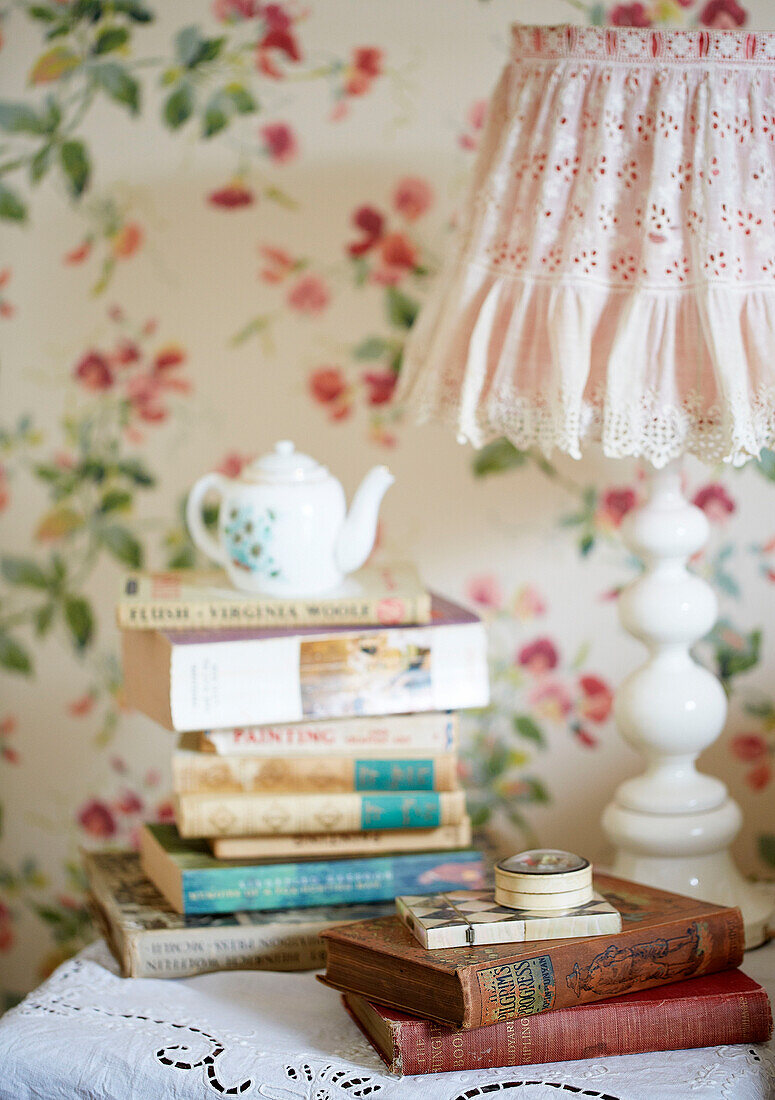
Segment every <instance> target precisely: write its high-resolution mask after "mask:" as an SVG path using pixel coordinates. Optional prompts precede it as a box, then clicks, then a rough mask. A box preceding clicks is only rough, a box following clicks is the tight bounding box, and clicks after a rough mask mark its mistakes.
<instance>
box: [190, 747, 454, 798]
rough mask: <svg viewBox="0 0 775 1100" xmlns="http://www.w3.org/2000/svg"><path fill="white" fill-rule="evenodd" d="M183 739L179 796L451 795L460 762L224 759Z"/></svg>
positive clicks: (424, 758)
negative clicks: (409, 792) (435, 792)
mask: <svg viewBox="0 0 775 1100" xmlns="http://www.w3.org/2000/svg"><path fill="white" fill-rule="evenodd" d="M197 740H198V738H196V735H195V734H184V735H183V737H182V738H181V741H180V743H179V745H178V749H177V751H176V752H175V753H173V755H172V782H173V787H174V789H175V791H176V792H177V793H178V794H189V793H190V794H239V793H241V792H244V793H248V794H313V793H317V794H346V793H348V792H351V791H354V792H360V791H451V790H454V789H455V787H457V759H456V757H455V756H454V754H452V753H448V754H447V755H445V756H417V757H405V758H401V757H398V756H396V757H393V758H392V759H391V758H385V759H382V760H380V759H378V758H376V757H368V756H367V757H362V758H361V757H358V756H329V755H326V756H271V757H266V756H263V757H262V756H255V755H250V754H248V755H236V754H235V755H230V756H222V755H219V754H216V753H212V752H201V751H199V750H198V749H194V748H192V747H191V744H192V741H197Z"/></svg>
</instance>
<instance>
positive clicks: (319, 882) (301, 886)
mask: <svg viewBox="0 0 775 1100" xmlns="http://www.w3.org/2000/svg"><path fill="white" fill-rule="evenodd" d="M182 878H183V882H182V901H183V912H184V913H187V914H195V913H197V914H198V913H234V912H236V911H237V910H246V911H256V910H264V911H268V910H274V909H290V908H296V907H298V908H308V907H309V906H313V905H351V904H356V903H361V902H374V901H392V899H393V898H395V897H396V896H397V895H398V894H423V893H425V894H427V893H429V892H430V891H431V890H435V889H449V890H452V889H457V888H459V886H460V882H461V881H465V882H466V885H469V884H470V885H471V886H472V888H478V887H480V886H481V885H482V884H483V882H484V863H483V860H482V856H481V854H480V853H479V852H475V851H472V850H471V849H470V848H469V849H465V850H463V851H458V852H444V853H437V854H433V853H428V852H418V853H416V854H415V853H412V854H410V855H399V856H392V857H391V856H378V857H376V858H374V859H352V860H334V861H330V862H328V861H324V862H320V863H314V862H309V863H298V862H294V863H284V864H283V863H270V864H265V865H258V866H255V867H244V866H239V865H238V866H236V867H229V866H221V867H216V868H212V869H207V870H191V871H183V873H182Z"/></svg>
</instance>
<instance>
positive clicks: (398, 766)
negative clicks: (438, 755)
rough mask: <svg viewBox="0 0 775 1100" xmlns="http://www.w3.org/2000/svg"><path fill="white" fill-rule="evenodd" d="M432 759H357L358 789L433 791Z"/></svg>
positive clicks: (356, 781)
mask: <svg viewBox="0 0 775 1100" xmlns="http://www.w3.org/2000/svg"><path fill="white" fill-rule="evenodd" d="M435 785H436V773H435V770H434V764H433V761H432V760H356V761H355V782H354V787H355V790H356V791H432V790H433V789H434V787H435Z"/></svg>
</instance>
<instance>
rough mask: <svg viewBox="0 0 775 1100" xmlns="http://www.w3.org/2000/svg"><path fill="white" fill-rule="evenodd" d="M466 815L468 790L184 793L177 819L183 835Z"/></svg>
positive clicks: (318, 829)
mask: <svg viewBox="0 0 775 1100" xmlns="http://www.w3.org/2000/svg"><path fill="white" fill-rule="evenodd" d="M464 816H465V796H464V794H463V792H462V791H445V792H442V793H438V794H437V793H435V792H434V793H431V792H429V791H419V792H405V793H391V794H337V795H314V794H305V795H299V796H298V797H297V796H295V795H278V796H277V797H272V796H271V795H253V794H232V795H216V794H182V795H179V796H178V797H177V814H176V821H177V826H178V831H179V832H180V835H181V836H183V837H215V836H265V835H268V834H269V835H271V834H277V833H283V834H288V833H347V832H355V831H358V830H371V829H431V828H437V827H438V826H440V825H457V824H459V823H460V822H461V821H462V820H463V818H464Z"/></svg>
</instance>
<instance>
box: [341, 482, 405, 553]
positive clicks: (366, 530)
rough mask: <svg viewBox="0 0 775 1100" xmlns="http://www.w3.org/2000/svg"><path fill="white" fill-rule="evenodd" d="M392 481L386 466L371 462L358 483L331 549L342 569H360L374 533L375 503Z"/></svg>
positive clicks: (370, 547) (375, 524) (374, 535)
mask: <svg viewBox="0 0 775 1100" xmlns="http://www.w3.org/2000/svg"><path fill="white" fill-rule="evenodd" d="M394 481H395V478H394V477H393V475H392V474H391V472H390V470H388V468H387V466H375V467H374V469H373V470H369V472H368V473H367V474H366V477H365V478H364V479H363V481H362V482H361V483H360V485H359V486H358V488H357V490H356V492H355V496H354V497H353V499H352V504H351V505H350V510H349V512H348V513H347V516H346V518H345V520H344V523H343V524H342V526H341V528H340V531H339V535H338V536H337V540H336V546H335V549H334V554H335V557H336V564H337V566H338V567H339V569H340V570H341V572H342V573H352V572H353V570H354V569H360V567H361V566H362V565H363V563H364V562H365V561H366V558H368V556H369V554H370V553H371V550H372V547H373V546H374V539H375V538H376V535H377V516H378V514H379V506H380V504H381V503H382V498H383V496H384V495H385V493H386V492H387V490H388V489H389V488H390V486H391V485H392V484H393V482H394Z"/></svg>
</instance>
